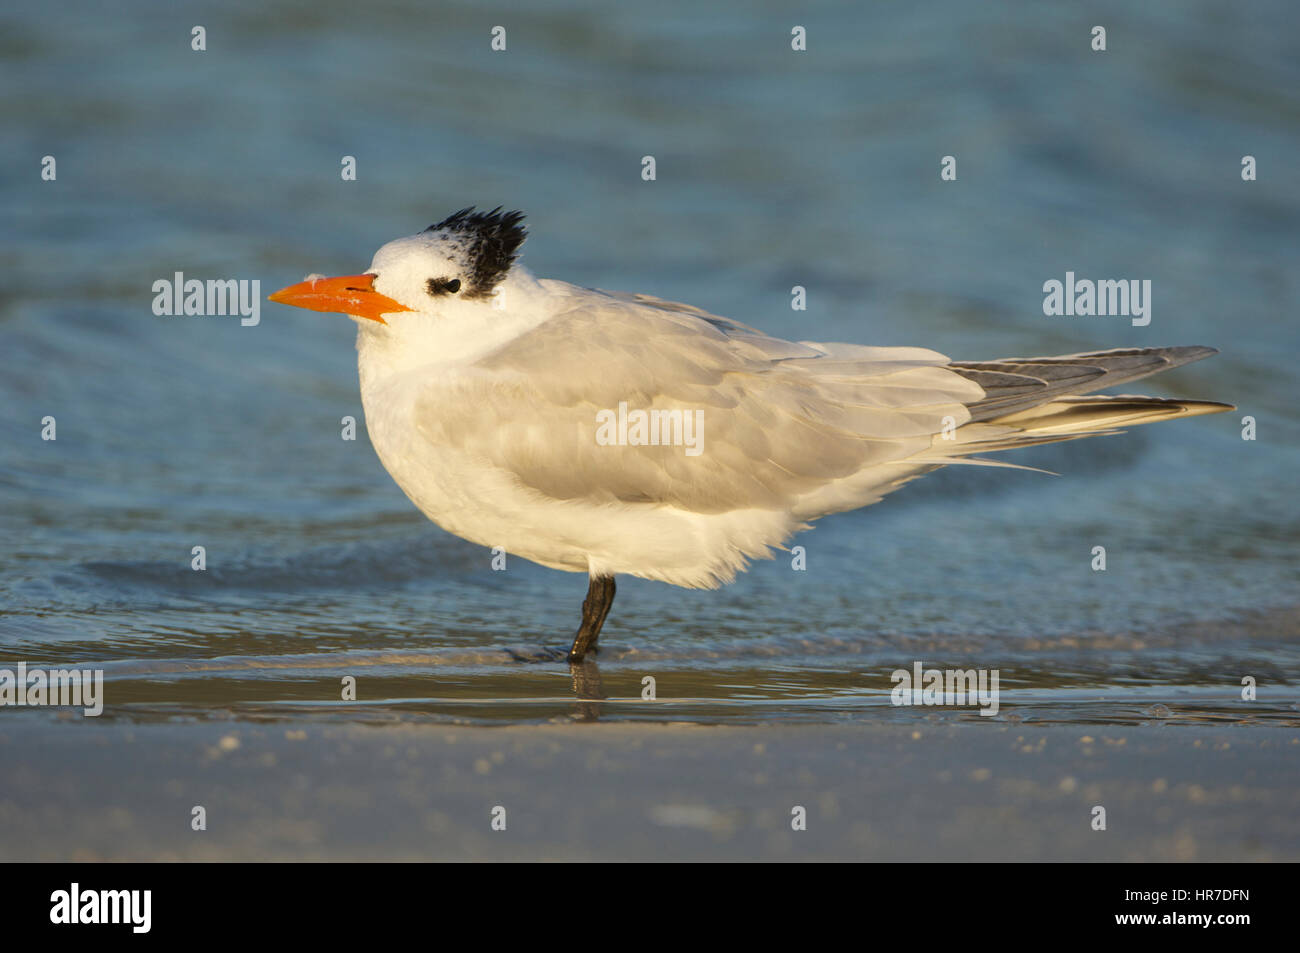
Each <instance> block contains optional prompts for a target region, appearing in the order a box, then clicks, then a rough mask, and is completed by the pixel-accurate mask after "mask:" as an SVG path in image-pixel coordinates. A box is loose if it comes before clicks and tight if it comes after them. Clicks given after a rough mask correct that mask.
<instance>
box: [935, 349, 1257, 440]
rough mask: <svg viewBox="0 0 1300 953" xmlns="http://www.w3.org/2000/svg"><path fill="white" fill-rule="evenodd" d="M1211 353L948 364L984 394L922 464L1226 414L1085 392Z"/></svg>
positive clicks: (1201, 403) (1195, 404) (1139, 352)
mask: <svg viewBox="0 0 1300 953" xmlns="http://www.w3.org/2000/svg"><path fill="white" fill-rule="evenodd" d="M1217 353H1218V352H1217V351H1216V350H1215V349H1214V348H1210V347H1161V348H1121V349H1116V350H1112V351H1094V352H1090V353H1085V354H1066V355H1062V356H1060V357H1030V358H1007V359H1006V360H1001V361H961V362H954V363H952V364H950V365H949V366H950V367H951V368H952V369H953V370H954V371H956V372H957V373H959V374H961V375H962V376H964V377H966V378H968V379H969V380H972V381H974V382H975V383H977V384H979V385H980V387H982V388H983V389H984V393H985V396H984V397H983V399H981V400H978V401H975V402H974V403H972V404H970V405H969V407H970V411H971V420H970V422H969V423H967V424H966V425H965V426H962V427H960V428H958V429H957V430H956V431H955V432H950V433H948V434H946V435H944V434H940V435H937V436H936V437H935V438H934V440H933V442H932V444H931V448H930V452H929V453H928V454H926V458H928V459H931V460H942V461H944V462H945V463H980V464H983V465H987V464H988V463H989V462H990V461H984V460H979V459H978V458H972V457H971V454H975V453H988V452H994V451H998V450H1014V449H1018V448H1020V447H1032V446H1037V445H1039V444H1044V443H1056V442H1058V441H1062V440H1077V439H1079V438H1081V437H1095V436H1101V435H1103V434H1113V433H1120V432H1121V428H1124V427H1133V426H1137V425H1138V424H1148V423H1154V422H1156V421H1159V420H1172V419H1174V418H1177V417H1196V416H1200V415H1202V414H1217V413H1222V412H1223V411H1226V410H1233V409H1234V407H1233V406H1232V405H1231V404H1221V403H1217V402H1215V401H1205V400H1181V399H1174V398H1166V397H1142V396H1137V395H1133V394H1118V395H1095V394H1092V393H1091V392H1092V391H1096V390H1099V389H1101V388H1103V387H1110V386H1113V385H1116V384H1123V383H1127V382H1129V381H1133V380H1138V379H1139V378H1143V377H1147V376H1149V375H1151V374H1155V373H1157V372H1159V371H1162V370H1168V369H1169V368H1172V367H1180V366H1182V365H1183V364H1190V363H1191V362H1192V361H1198V360H1200V359H1201V358H1204V357H1209V356H1210V355H1211V354H1217ZM1084 395H1089V396H1084Z"/></svg>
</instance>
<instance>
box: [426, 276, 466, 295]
mask: <svg viewBox="0 0 1300 953" xmlns="http://www.w3.org/2000/svg"><path fill="white" fill-rule="evenodd" d="M425 287H427V288H428V289H429V294H431V295H445V294H453V295H454V294H455V293H456V292H457V291H459V290H460V279H459V278H430V279H429V280H428V282H427V283H426V285H425Z"/></svg>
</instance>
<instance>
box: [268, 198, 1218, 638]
mask: <svg viewBox="0 0 1300 953" xmlns="http://www.w3.org/2000/svg"><path fill="white" fill-rule="evenodd" d="M522 222H523V215H521V214H520V213H519V212H503V211H502V210H501V209H500V208H497V209H494V210H493V211H491V212H476V211H475V210H474V209H473V208H467V209H463V210H461V211H459V212H456V213H455V214H454V215H451V216H450V217H448V218H446V219H444V220H443V221H441V222H438V223H437V224H436V225H431V226H429V228H427V229H425V230H424V231H422V232H420V233H419V234H417V235H412V236H410V237H407V238H399V239H397V240H395V241H391V242H389V243H388V244H386V245H384V246H383V247H382V248H380V249H379V251H377V252H376V253H375V256H374V259H373V261H371V263H370V267H369V268H368V269H366V271H365V273H363V274H360V275H350V276H345V277H341V278H309V279H308V280H306V281H303V282H302V283H300V284H296V285H291V286H290V287H287V288H284V289H282V290H280V291H277V292H276V293H275V294H273V295H271V296H270V298H271V300H272V301H277V302H280V303H283V304H290V305H296V306H298V307H302V308H309V309H311V310H314V311H327V312H340V313H343V314H347V315H349V316H351V317H352V318H353V319H354V320H355V321H356V323H357V352H358V355H359V356H358V365H359V369H360V378H361V399H362V404H363V406H364V408H365V416H366V425H367V429H368V430H369V433H370V440H371V443H372V444H373V445H374V448H375V451H376V452H377V453H378V454H379V459H380V461H382V463H383V465H384V467H385V468H386V469H387V470H388V472H389V473H390V474H392V476H393V479H394V480H396V481H397V485H398V486H400V487H401V488H402V490H403V491H404V492H405V493H406V495H407V496H408V497H410V499H411V501H412V502H413V503H414V504H415V505H416V506H417V507H418V508H419V509H420V510H421V511H422V512H423V513H424V514H425V515H426V516H427V517H428V518H429V519H431V520H433V521H434V522H435V523H437V524H438V525H439V526H441V527H443V528H444V529H446V530H447V531H449V532H451V533H454V534H456V535H457V536H460V537H463V538H464V539H467V540H470V541H472V542H475V543H479V544H482V545H484V546H489V547H500V548H502V549H503V550H504V551H506V552H508V553H510V554H513V555H517V556H522V557H524V558H525V559H530V560H532V561H533V562H536V563H540V564H541V565H543V566H549V567H551V568H553V569H564V570H568V571H570V572H583V573H587V575H588V577H589V586H588V590H587V598H586V599H585V600H584V601H583V604H582V622H581V625H580V627H579V628H578V631H577V634H576V635H575V637H574V640H573V645H572V648H571V649H570V651H569V653H568V659H569V661H570V662H580V661H581V660H582V658H583V656H584V655H586V654H587V653H588V652H590V651H592V650H593V649H595V647H596V640H597V639H598V637H599V636H600V630H601V626H602V625H603V623H604V621H605V616H606V615H607V614H608V612H609V608H610V605H611V603H612V602H613V600H614V577H615V576H617V575H619V574H621V573H625V574H627V575H631V576H640V577H642V578H644V579H656V580H660V581H662V582H667V583H671V584H673V585H676V586H686V587H690V588H715V587H717V586H718V585H720V584H722V583H725V582H730V581H731V580H732V579H733V578H734V577H735V575H736V573H737V572H738V571H741V570H743V569H744V568H745V567H746V566H747V564H748V562H749V560H751V559H755V558H760V557H762V558H770V557H771V556H772V554H773V550H774V549H781V548H784V544H785V543H786V542H787V541H788V540H789V539H790V537H791V536H792V535H793V534H795V533H796V532H799V531H800V530H804V529H808V528H810V527H809V523H810V522H811V521H812V520H815V519H818V518H819V517H822V516H826V515H828V514H831V513H839V512H842V511H845V510H851V509H856V508H858V507H861V506H866V505H868V504H871V503H875V502H877V501H878V500H880V499H881V497H883V496H884V495H885V494H886V493H889V492H891V491H893V490H895V489H897V488H898V487H899V486H901V485H902V484H904V483H906V482H907V481H909V480H911V479H914V478H915V477H918V476H920V475H922V474H924V473H927V472H929V471H931V470H934V469H937V468H938V467H941V466H945V465H948V464H958V463H965V464H972V463H977V464H982V465H986V466H989V465H993V466H998V465H1000V466H1011V464H1006V463H1002V462H1000V461H992V460H987V459H982V458H975V457H973V455H974V454H978V453H984V452H988V451H996V450H1009V449H1014V448H1017V447H1028V446H1033V445H1036V444H1043V443H1052V442H1055V441H1058V440H1073V439H1076V438H1078V437H1088V436H1094V435H1098V434H1109V433H1115V432H1117V428H1119V427H1123V426H1130V425H1134V424H1143V423H1149V422H1152V421H1156V420H1167V419H1171V418H1174V417H1187V416H1193V415H1197V414H1208V413H1216V412H1218V411H1224V410H1231V409H1232V407H1231V405H1228V404H1219V403H1211V402H1207V401H1190V400H1172V399H1163V398H1158V397H1135V396H1098V395H1092V396H1083V395H1088V394H1092V392H1093V391H1097V390H1100V389H1101V388H1103V387H1111V386H1114V385H1116V384H1123V383H1126V382H1128V381H1133V380H1137V379H1138V378H1141V377H1146V376H1148V375H1150V374H1154V373H1156V372H1158V371H1162V370H1166V369H1168V368H1171V367H1178V366H1179V365H1181V364H1186V363H1188V362H1190V361H1195V360H1198V359H1200V358H1202V357H1206V356H1208V355H1210V354H1213V353H1215V351H1214V349H1213V348H1208V347H1160V348H1125V349H1118V350H1110V351H1100V352H1096V353H1087V354H1068V355H1063V356H1060V357H1034V358H1004V359H1001V360H993V361H951V360H949V359H948V358H947V357H945V356H944V355H942V354H940V353H938V352H936V351H932V350H929V349H926V348H920V347H865V346H861V345H857V344H819V343H815V342H812V341H799V342H793V341H785V340H782V339H780V338H775V337H771V336H769V335H766V334H764V333H763V332H761V331H758V330H755V329H754V328H751V327H748V326H746V325H743V324H740V323H739V322H737V321H732V320H730V319H728V318H721V317H718V316H717V315H713V314H709V313H708V312H706V311H702V310H700V309H699V308H695V307H692V306H690V305H685V304H677V303H675V302H671V301H665V300H662V299H660V298H654V297H651V296H649V295H642V294H623V293H615V292H607V291H599V290H595V289H591V288H581V287H578V286H576V285H572V284H569V283H568V282H564V281H555V280H551V279H545V278H540V279H539V278H535V277H533V275H532V274H530V273H529V272H528V270H527V269H525V268H524V267H523V266H522V265H520V264H518V263H517V261H516V259H517V257H518V252H519V248H520V246H521V245H522V244H523V241H524V237H525V232H524V226H523V224H522Z"/></svg>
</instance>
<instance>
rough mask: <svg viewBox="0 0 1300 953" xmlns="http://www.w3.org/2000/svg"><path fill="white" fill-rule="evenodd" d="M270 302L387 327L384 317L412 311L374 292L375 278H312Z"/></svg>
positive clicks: (290, 287) (372, 276) (285, 291)
mask: <svg viewBox="0 0 1300 953" xmlns="http://www.w3.org/2000/svg"><path fill="white" fill-rule="evenodd" d="M268 299H269V300H271V301H275V302H278V303H279V304H291V305H293V306H294V307H295V308H306V309H307V310H309V311H331V312H334V311H337V312H338V313H340V314H353V315H356V316H357V317H358V318H369V319H370V320H371V321H378V322H379V323H380V324H387V323H388V322H387V321H385V320H384V315H386V314H393V313H394V312H398V311H413V310H414V309H413V308H408V307H406V305H403V304H398V303H397V302H396V301H394V300H393V299H392V298H386V297H384V296H383V295H381V294H380V293H379V292H378V291H376V290H375V276H374V275H344V276H343V277H342V278H313V279H311V280H309V281H303V282H299V283H298V284H296V285H290V286H289V287H287V288H281V289H280V290H279V291H277V292H276V293H275V294H273V295H269V296H268Z"/></svg>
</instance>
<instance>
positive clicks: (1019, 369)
mask: <svg viewBox="0 0 1300 953" xmlns="http://www.w3.org/2000/svg"><path fill="white" fill-rule="evenodd" d="M1217 353H1219V352H1218V351H1217V350H1215V349H1214V348H1212V347H1145V348H1116V349H1114V350H1110V351H1090V352H1085V353H1082V354H1062V355H1060V356H1059V357H1011V358H1006V359H1004V360H999V361H954V362H953V363H951V364H950V365H949V367H951V368H952V369H953V370H954V371H956V372H957V373H958V374H961V375H962V376H963V377H967V378H969V379H970V380H973V381H975V382H976V383H977V384H979V385H980V386H981V387H983V388H984V392H985V395H984V399H983V400H980V401H977V402H975V403H973V404H971V405H970V411H971V420H973V421H982V420H993V419H995V418H1000V417H1003V416H1005V415H1007V414H1013V413H1016V412H1018V411H1021V410H1026V409H1029V408H1032V407H1036V406H1038V405H1040V404H1043V403H1045V402H1047V401H1048V400H1049V399H1051V398H1055V397H1060V396H1066V395H1071V394H1090V393H1092V392H1094V391H1098V390H1101V389H1102V388H1105V387H1116V386H1118V385H1120V384H1127V383H1129V382H1130V381H1135V380H1139V379H1141V378H1143V377H1149V376H1150V375H1152V374H1156V373H1159V372H1160V371H1166V370H1170V369H1171V368H1175V367H1181V366H1183V365H1184V364H1190V363H1192V362H1193V361H1199V360H1201V359H1202V358H1206V357H1209V356H1210V355H1212V354H1217ZM990 375H996V376H997V377H996V378H995V377H993V376H990ZM997 378H1004V379H997Z"/></svg>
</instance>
